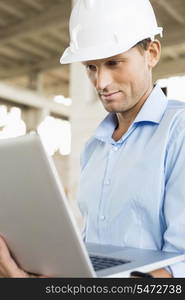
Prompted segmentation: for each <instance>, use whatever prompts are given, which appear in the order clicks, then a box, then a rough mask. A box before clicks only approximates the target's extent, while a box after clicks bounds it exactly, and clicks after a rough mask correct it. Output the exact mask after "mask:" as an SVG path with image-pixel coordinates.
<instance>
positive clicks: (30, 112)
mask: <svg viewBox="0 0 185 300" xmlns="http://www.w3.org/2000/svg"><path fill="white" fill-rule="evenodd" d="M48 115H49V110H48V109H38V108H26V109H24V110H23V111H22V119H23V121H24V122H25V123H26V127H27V132H30V131H35V130H36V129H37V126H38V125H39V124H40V123H41V122H42V121H44V119H45V117H47V116H48Z"/></svg>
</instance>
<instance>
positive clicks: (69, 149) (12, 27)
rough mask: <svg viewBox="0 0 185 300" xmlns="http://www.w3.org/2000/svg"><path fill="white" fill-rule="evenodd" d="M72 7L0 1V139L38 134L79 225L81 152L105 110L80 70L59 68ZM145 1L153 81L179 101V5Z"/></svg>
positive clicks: (184, 17)
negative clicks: (154, 47) (156, 48)
mask: <svg viewBox="0 0 185 300" xmlns="http://www.w3.org/2000/svg"><path fill="white" fill-rule="evenodd" d="M74 2H75V1H71V0H52V1H51V0H0V139H5V138H10V137H16V136H19V135H24V134H26V133H28V132H31V131H35V130H37V131H38V132H39V134H40V136H41V138H42V140H43V143H44V145H45V147H46V150H47V152H48V154H49V155H51V156H52V157H53V159H54V162H55V165H56V167H57V170H58V172H59V175H60V178H61V181H62V182H63V185H64V188H65V192H66V194H67V197H68V199H69V203H70V205H71V207H72V209H73V212H74V215H75V217H76V219H77V221H78V222H79V224H80V223H81V216H80V214H79V211H78V208H77V205H76V202H75V199H76V193H77V188H78V182H79V174H80V153H81V151H82V149H83V145H84V143H85V142H86V141H87V139H88V138H89V137H90V136H91V134H92V133H93V131H94V130H95V128H96V126H97V125H98V123H99V122H100V121H101V120H102V119H103V118H104V116H105V115H106V112H105V111H104V110H103V108H102V106H101V104H100V103H99V100H98V98H97V96H96V94H95V92H94V90H93V88H92V87H91V85H90V83H89V81H88V79H87V76H86V73H85V70H84V68H83V66H82V65H81V64H79V63H75V64H72V65H60V63H59V59H60V56H61V54H62V52H63V51H64V49H65V48H66V47H67V46H68V43H69V32H68V21H69V16H70V12H71V8H72V5H73V4H74ZM115 2H116V1H115ZM151 3H152V5H153V7H154V10H155V12H156V15H157V19H158V25H159V26H162V27H163V28H164V38H163V39H162V40H161V43H162V56H161V61H160V63H159V65H158V66H157V67H156V68H155V70H154V81H155V82H158V83H159V84H160V86H161V87H162V88H163V91H164V92H165V93H166V95H167V97H168V98H175V99H179V100H182V101H185V0H151Z"/></svg>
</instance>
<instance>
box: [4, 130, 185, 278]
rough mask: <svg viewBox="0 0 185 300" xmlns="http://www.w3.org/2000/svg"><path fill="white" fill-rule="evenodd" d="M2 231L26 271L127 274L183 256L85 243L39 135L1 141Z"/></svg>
mask: <svg viewBox="0 0 185 300" xmlns="http://www.w3.org/2000/svg"><path fill="white" fill-rule="evenodd" d="M0 167H1V172H0V234H1V235H2V236H4V238H5V239H6V241H7V243H8V245H9V248H10V250H11V252H12V255H13V256H14V257H15V259H16V260H17V262H18V263H19V265H20V266H21V267H22V268H23V269H24V270H26V271H29V272H32V273H38V274H44V275H47V276H49V277H82V278H83V277H129V275H130V272H131V271H133V270H137V271H142V272H148V271H152V270H154V269H157V268H161V267H164V266H167V265H169V264H173V263H177V262H179V261H181V260H184V259H185V255H184V254H177V253H167V252H166V253H165V252H160V251H152V250H142V249H134V248H121V247H115V246H112V245H96V244H86V245H85V244H84V242H83V240H82V237H81V233H80V231H79V228H78V226H77V224H76V221H75V219H74V216H73V214H72V212H71V209H70V207H69V204H68V201H67V199H66V196H65V193H64V190H63V186H62V183H61V179H60V178H59V176H58V173H57V171H56V168H55V165H54V162H53V160H52V158H51V157H49V156H48V155H47V154H46V152H45V150H44V147H43V145H42V142H41V140H40V138H39V136H38V135H37V134H31V135H25V136H22V137H18V138H11V139H7V140H1V141H0Z"/></svg>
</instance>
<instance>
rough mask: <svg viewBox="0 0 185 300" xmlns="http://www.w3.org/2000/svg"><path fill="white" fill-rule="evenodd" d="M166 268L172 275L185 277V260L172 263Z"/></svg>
mask: <svg viewBox="0 0 185 300" xmlns="http://www.w3.org/2000/svg"><path fill="white" fill-rule="evenodd" d="M165 269H166V271H168V272H170V273H171V275H172V277H175V278H185V261H182V262H179V263H176V264H173V265H170V266H168V267H167V268H165Z"/></svg>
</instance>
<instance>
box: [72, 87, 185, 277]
mask: <svg viewBox="0 0 185 300" xmlns="http://www.w3.org/2000/svg"><path fill="white" fill-rule="evenodd" d="M116 125H117V117H116V114H114V113H110V114H108V115H107V117H106V118H105V119H104V120H103V121H102V122H101V124H100V125H99V127H98V128H97V130H96V131H95V134H94V136H93V137H92V138H91V139H90V140H89V141H88V142H87V143H86V145H85V149H84V151H83V152H82V156H81V169H82V171H81V178H80V184H79V191H78V203H79V207H80V210H81V212H82V215H83V216H84V220H85V229H84V238H85V241H86V242H94V243H101V244H113V245H118V246H131V247H140V248H147V249H162V250H165V251H177V252H181V253H185V103H183V102H182V101H175V100H167V98H166V96H165V95H164V94H163V92H162V90H161V89H160V87H159V86H157V85H156V86H155V87H154V89H153V91H152V93H151V94H150V96H149V98H148V99H147V100H146V102H145V103H144V105H143V106H142V108H141V110H140V111H139V113H138V114H137V116H136V118H135V120H134V122H133V123H132V124H131V126H130V127H129V129H128V130H127V132H126V133H125V134H124V135H123V136H122V138H121V139H120V140H119V141H117V142H116V141H114V140H113V139H112V134H113V132H114V130H115V127H116ZM170 270H171V272H172V274H173V276H174V277H185V262H181V263H176V264H174V265H171V266H170Z"/></svg>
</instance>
